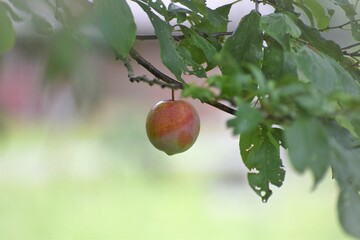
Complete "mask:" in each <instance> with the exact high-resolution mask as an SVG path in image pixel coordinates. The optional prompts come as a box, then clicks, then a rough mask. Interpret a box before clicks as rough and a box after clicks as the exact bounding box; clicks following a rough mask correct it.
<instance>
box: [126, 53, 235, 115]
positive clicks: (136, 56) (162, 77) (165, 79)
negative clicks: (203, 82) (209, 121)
mask: <svg viewBox="0 0 360 240" xmlns="http://www.w3.org/2000/svg"><path fill="white" fill-rule="evenodd" d="M130 56H131V57H132V58H133V59H134V60H135V61H136V62H137V63H138V64H140V65H141V66H142V67H144V68H145V69H146V70H148V71H149V72H150V73H151V74H153V75H154V76H155V77H156V78H158V79H157V80H156V81H154V80H150V81H151V83H153V84H158V81H160V80H161V81H163V82H165V83H166V85H160V86H164V87H168V86H170V85H171V86H173V87H175V88H177V89H184V85H183V83H181V82H179V81H178V80H176V79H174V78H172V77H169V76H168V75H166V74H164V73H162V72H161V71H159V70H158V69H157V68H156V67H154V66H153V65H152V64H151V63H150V62H148V61H147V60H146V59H144V58H143V57H142V56H141V55H140V54H139V53H138V52H137V51H136V50H135V49H134V48H132V49H131V50H130ZM127 64H128V63H126V61H125V66H126V65H127ZM126 67H127V68H128V66H126ZM129 69H130V72H129V75H131V73H132V69H131V68H128V71H129ZM144 79H146V78H144V77H137V78H135V79H134V78H133V81H144ZM130 80H131V78H130ZM144 82H147V83H149V81H148V79H146V80H145V81H144ZM149 84H150V83H149ZM169 84H170V85H169ZM158 85H159V84H158ZM204 103H206V104H208V105H210V106H213V107H215V108H217V109H220V110H221V111H223V112H226V113H229V114H231V115H236V109H233V108H231V107H228V106H226V105H224V104H222V103H220V102H217V101H205V102H204Z"/></svg>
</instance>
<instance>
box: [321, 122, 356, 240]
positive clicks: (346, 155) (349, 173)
mask: <svg viewBox="0 0 360 240" xmlns="http://www.w3.org/2000/svg"><path fill="white" fill-rule="evenodd" d="M326 127H327V129H328V130H329V132H331V134H332V137H333V139H332V141H331V151H332V157H331V162H330V163H331V167H332V170H333V175H334V178H335V179H336V180H337V181H338V184H339V187H340V195H339V200H338V212H339V219H340V223H341V225H342V226H343V228H344V229H345V231H346V232H347V233H349V234H351V235H352V236H354V237H356V238H360V175H359V172H360V148H354V147H355V145H358V144H359V143H360V140H359V139H355V138H354V137H353V136H352V135H351V133H350V132H349V131H348V130H347V129H345V128H343V127H341V126H339V124H337V123H336V122H335V121H327V122H326Z"/></svg>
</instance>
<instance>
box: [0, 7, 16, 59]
mask: <svg viewBox="0 0 360 240" xmlns="http://www.w3.org/2000/svg"><path fill="white" fill-rule="evenodd" d="M14 43H15V31H14V28H13V25H12V23H11V20H10V18H9V16H8V15H7V12H6V11H5V9H0V54H3V53H5V52H7V51H9V50H10V49H11V48H12V47H13V46H14Z"/></svg>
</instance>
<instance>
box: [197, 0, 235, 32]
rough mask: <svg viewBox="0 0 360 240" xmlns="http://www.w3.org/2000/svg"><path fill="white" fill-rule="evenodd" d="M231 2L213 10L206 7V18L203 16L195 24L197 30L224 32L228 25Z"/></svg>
mask: <svg viewBox="0 0 360 240" xmlns="http://www.w3.org/2000/svg"><path fill="white" fill-rule="evenodd" d="M231 6H232V4H227V5H224V6H221V7H219V8H217V9H215V10H212V9H210V8H207V9H206V10H207V16H208V18H203V19H202V20H201V22H200V23H198V24H197V25H196V28H197V29H198V30H199V31H202V32H207V33H216V32H225V31H226V30H227V25H228V22H229V21H228V15H229V12H230V9H231Z"/></svg>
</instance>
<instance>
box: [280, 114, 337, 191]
mask: <svg viewBox="0 0 360 240" xmlns="http://www.w3.org/2000/svg"><path fill="white" fill-rule="evenodd" d="M285 138H286V144H287V146H288V149H289V155H290V160H291V163H292V164H293V166H294V168H295V169H296V171H298V172H300V173H303V172H304V171H305V170H306V169H310V170H311V171H312V173H313V175H314V182H315V186H316V185H317V184H318V183H319V181H320V180H321V179H322V178H323V177H324V175H325V173H326V170H327V169H328V166H329V159H330V156H331V154H330V152H329V148H330V144H329V136H328V134H327V132H326V130H325V129H324V127H323V125H322V124H321V123H320V122H318V121H317V120H316V119H313V118H303V117H300V118H298V119H296V120H295V121H294V122H293V123H292V125H291V126H289V127H287V128H286V129H285Z"/></svg>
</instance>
